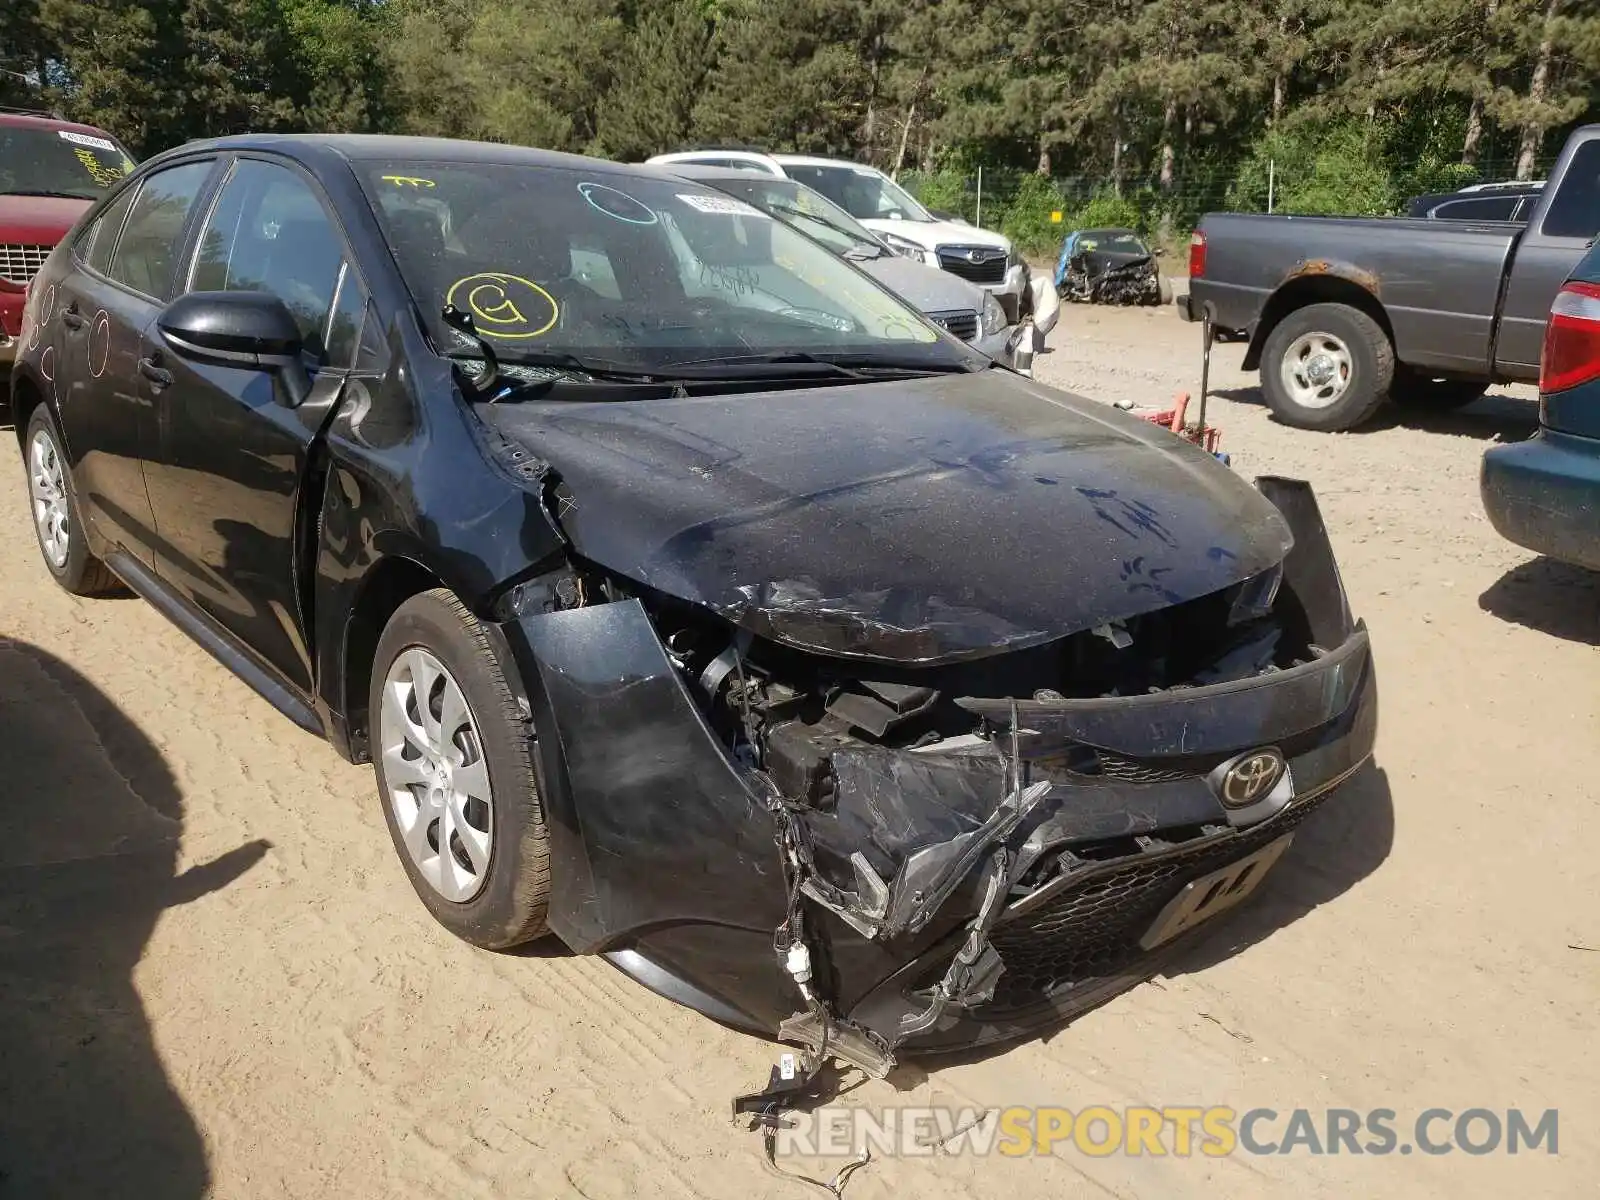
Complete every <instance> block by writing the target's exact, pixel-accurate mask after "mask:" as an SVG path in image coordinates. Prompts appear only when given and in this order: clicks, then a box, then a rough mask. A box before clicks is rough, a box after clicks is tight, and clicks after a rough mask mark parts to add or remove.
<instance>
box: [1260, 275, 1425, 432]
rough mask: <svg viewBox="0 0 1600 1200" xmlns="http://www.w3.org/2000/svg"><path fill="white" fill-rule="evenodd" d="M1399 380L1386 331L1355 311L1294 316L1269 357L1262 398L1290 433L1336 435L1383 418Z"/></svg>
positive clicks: (1277, 334) (1308, 311)
mask: <svg viewBox="0 0 1600 1200" xmlns="http://www.w3.org/2000/svg"><path fill="white" fill-rule="evenodd" d="M1393 377H1394V347H1393V346H1392V345H1391V344H1390V342H1389V336H1388V334H1386V333H1384V331H1383V328H1382V327H1381V326H1380V325H1379V324H1378V323H1377V322H1376V321H1374V320H1373V319H1372V318H1371V317H1369V316H1368V315H1367V314H1366V313H1364V312H1362V311H1361V310H1360V309H1358V308H1351V307H1350V306H1349V305H1347V304H1312V305H1308V306H1307V307H1305V308H1302V309H1298V310H1296V311H1295V312H1292V313H1290V314H1289V315H1288V316H1287V317H1285V318H1284V319H1283V320H1282V321H1280V322H1278V324H1277V326H1276V327H1275V328H1274V329H1273V330H1272V332H1271V333H1270V334H1269V335H1268V336H1267V342H1266V345H1265V346H1264V347H1263V348H1262V351H1261V390H1262V391H1263V392H1265V393H1266V397H1267V405H1268V407H1269V408H1271V409H1272V412H1273V415H1275V416H1276V417H1277V418H1278V419H1279V420H1280V421H1282V422H1283V423H1284V424H1285V425H1293V426H1295V427H1296V428H1299V429H1315V430H1320V431H1323V432H1335V431H1339V430H1345V429H1354V428H1356V427H1357V426H1358V425H1361V424H1363V423H1364V422H1365V421H1366V420H1367V418H1369V417H1370V416H1372V414H1373V413H1374V412H1376V411H1377V409H1378V406H1379V405H1380V404H1382V403H1383V401H1384V399H1385V397H1386V396H1387V395H1388V393H1389V383H1390V380H1391V379H1392V378H1393Z"/></svg>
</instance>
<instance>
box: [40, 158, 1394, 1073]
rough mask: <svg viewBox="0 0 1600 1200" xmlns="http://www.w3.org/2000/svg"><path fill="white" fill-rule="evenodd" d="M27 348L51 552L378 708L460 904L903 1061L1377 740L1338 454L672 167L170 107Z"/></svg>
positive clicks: (1083, 995)
mask: <svg viewBox="0 0 1600 1200" xmlns="http://www.w3.org/2000/svg"><path fill="white" fill-rule="evenodd" d="M14 398H15V402H16V405H17V408H16V412H17V414H18V426H19V436H20V440H21V443H22V448H23V452H24V455H25V461H26V464H27V468H28V486H29V490H30V499H31V502H32V512H33V514H34V517H35V521H36V525H37V529H38V535H39V542H40V545H41V548H42V550H43V553H44V557H45V560H46V564H47V566H48V567H49V569H50V571H51V572H52V573H53V574H54V576H55V577H56V579H57V580H58V581H59V582H60V583H61V584H62V585H63V586H64V587H66V588H67V589H68V590H70V591H74V592H79V593H89V592H95V591H99V590H102V589H104V588H105V587H107V586H108V585H110V584H111V583H112V582H113V577H115V578H118V579H120V580H122V581H124V582H125V583H126V584H127V585H128V586H130V587H131V588H133V590H134V591H136V592H138V593H140V594H142V595H143V596H145V597H146V598H147V599H149V600H150V601H151V602H152V603H154V604H156V605H157V606H158V607H159V608H160V609H161V610H162V611H163V612H164V613H165V614H166V615H167V616H169V617H170V618H171V619H172V620H173V621H174V622H176V623H177V624H178V625H179V626H180V627H181V628H182V629H184V630H185V631H187V632H188V633H189V634H190V635H191V636H192V637H194V638H195V639H196V640H197V641H199V642H200V643H201V644H202V645H204V646H205V647H206V648H207V649H209V650H210V651H211V652H212V653H213V654H214V655H215V656H216V657H217V658H218V659H220V660H221V661H222V662H223V663H225V664H226V665H228V666H229V667H230V668H231V669H232V670H234V671H235V672H237V673H238V675H239V676H240V677H241V678H243V679H244V680H245V681H246V682H247V683H249V684H250V685H251V686H253V687H254V688H256V689H257V690H258V691H259V692H260V693H261V694H262V695H263V696H265V697H266V698H267V699H268V700H270V701H271V702H272V703H273V704H274V705H276V706H277V707H278V708H279V709H280V710H281V711H282V712H283V713H284V714H285V715H287V716H288V717H289V718H290V719H291V720H293V721H295V722H297V723H298V724H300V725H301V726H303V727H304V728H306V729H308V730H311V731H313V732H315V733H317V734H319V735H323V736H326V737H327V738H328V739H329V740H330V741H331V742H332V744H333V745H334V746H335V747H336V748H337V749H338V750H339V751H340V752H341V753H342V754H344V755H345V756H346V757H348V758H349V759H350V760H351V761H353V762H365V761H368V760H371V761H372V762H373V764H374V766H375V768H376V773H377V781H378V791H379V795H380V802H381V804H382V807H383V811H384V815H385V818H386V820H387V822H388V824H389V828H390V832H391V834H392V836H393V841H394V844H395V847H396V850H397V852H398V856H399V859H400V862H401V864H402V865H403V867H404V870H405V872H406V873H407V875H408V876H409V877H410V880H411V882H412V884H413V886H414V887H415V889H416V892H417V894H418V895H419V896H420V897H421V899H422V902H423V903H424V904H425V905H426V906H427V908H428V909H429V911H430V912H431V913H432V914H433V915H434V916H435V917H436V918H437V919H438V920H439V921H440V922H441V923H443V924H444V925H445V926H446V927H447V928H449V929H450V930H451V931H453V932H454V933H456V934H458V935H460V936H461V937H463V938H465V939H467V940H469V941H471V942H474V943H476V944H478V945H482V946H489V947H505V946H510V945H513V944H515V943H518V942H522V941H525V940H527V939H530V938H534V937H538V936H540V935H542V934H544V933H546V932H549V933H552V934H554V935H555V936H556V937H558V938H560V939H561V940H562V941H563V942H565V943H566V944H567V945H568V946H570V947H571V948H572V949H573V950H575V951H578V952H580V953H595V954H603V955H605V956H607V957H608V958H609V959H610V961H612V962H613V963H615V964H616V965H617V966H619V967H621V968H622V969H623V970H624V971H627V972H628V973H630V974H632V975H633V976H635V977H636V978H637V979H639V980H640V981H642V982H643V983H644V984H646V985H647V986H649V987H651V988H654V989H655V990H657V991H659V992H661V993H663V994H665V995H667V996H670V997H672V998H673V999H675V1000H678V1001H681V1002H682V1003H685V1004H688V1005H691V1006H693V1007H694V1008H696V1009H698V1010H700V1011H701V1012H703V1013H705V1014H707V1015H709V1016H711V1017H714V1018H716V1019H718V1020H720V1021H724V1022H727V1023H730V1024H732V1025H736V1026H740V1027H744V1028H747V1029H752V1030H758V1031H761V1032H764V1033H766V1034H769V1035H774V1034H776V1035H781V1036H783V1037H785V1038H788V1039H791V1040H793V1041H795V1042H797V1043H799V1044H803V1045H809V1046H810V1047H811V1048H812V1049H813V1050H817V1049H821V1048H823V1047H824V1046H825V1047H826V1050H827V1052H828V1053H829V1054H837V1055H839V1056H842V1057H846V1058H848V1059H850V1060H851V1061H854V1062H857V1063H860V1064H862V1065H864V1066H865V1067H866V1068H867V1069H869V1070H872V1071H877V1072H882V1071H885V1070H887V1069H888V1066H889V1064H890V1063H891V1062H892V1061H893V1057H894V1056H895V1055H896V1054H898V1053H900V1052H902V1051H915V1050H918V1049H923V1050H934V1049H941V1048H952V1047H960V1046H970V1045H974V1044H978V1043H982V1042H988V1041H992V1040H996V1039H1002V1038H1008V1037H1015V1036H1018V1035H1021V1034H1025V1033H1027V1032H1028V1031H1030V1030H1033V1029H1035V1028H1037V1027H1039V1026H1040V1025H1041V1024H1045V1023H1048V1022H1053V1021H1057V1020H1059V1019H1060V1018H1062V1017H1063V1016H1067V1015H1070V1014H1072V1013H1074V1012H1076V1011H1079V1010H1081V1009H1083V1008H1084V1007H1086V1006H1088V1005H1091V1004H1093V1003H1095V1002H1096V1001H1097V1000H1100V999H1103V998H1104V997H1105V996H1106V995H1108V994H1110V993H1111V992H1112V991H1115V990H1117V989H1119V988H1122V987H1125V986H1127V985H1129V984H1130V983H1131V982H1133V981H1134V980H1136V979H1138V978H1141V977H1142V976H1143V975H1144V974H1145V973H1148V971H1149V970H1150V969H1151V965H1152V963H1153V962H1154V961H1155V960H1154V959H1153V958H1152V955H1154V954H1156V953H1158V952H1160V951H1161V950H1162V949H1163V948H1164V947H1167V946H1169V945H1172V944H1175V942H1176V941H1177V940H1178V939H1179V938H1181V937H1182V935H1184V934H1185V933H1187V932H1188V931H1189V930H1191V929H1192V928H1194V927H1195V926H1196V925H1198V924H1199V923H1200V922H1201V921H1203V920H1204V919H1205V918H1207V917H1210V916H1213V915H1215V914H1216V913H1218V912H1221V911H1222V910H1224V909H1226V908H1228V907H1230V906H1231V905H1233V904H1234V903H1236V902H1237V901H1239V900H1240V899H1242V898H1243V897H1244V896H1246V895H1247V894H1248V893H1249V892H1250V891H1251V890H1252V889H1254V887H1255V886H1256V884H1257V883H1258V882H1259V881H1260V880H1261V878H1262V877H1263V875H1264V874H1266V873H1267V871H1268V868H1269V867H1270V866H1271V865H1272V863H1273V861H1274V860H1275V859H1276V858H1277V857H1278V856H1279V855H1280V854H1281V852H1282V850H1283V848H1284V846H1285V845H1286V844H1287V841H1288V839H1289V837H1290V836H1291V835H1292V833H1293V831H1294V830H1295V828H1296V827H1297V826H1298V825H1299V824H1300V823H1301V822H1302V821H1303V820H1304V819H1305V818H1306V816H1307V814H1308V813H1310V812H1312V811H1313V810H1314V809H1315V808H1316V807H1317V806H1318V805H1320V804H1322V803H1324V802H1325V801H1326V800H1327V799H1328V797H1329V795H1330V794H1331V793H1332V791H1333V789H1334V788H1335V787H1336V786H1337V785H1338V784H1339V783H1340V782H1341V781H1342V780H1344V779H1346V778H1347V777H1349V776H1350V775H1351V773H1352V772H1354V771H1355V770H1356V769H1357V768H1358V767H1359V766H1360V765H1361V764H1362V763H1363V762H1364V761H1365V760H1366V759H1367V758H1368V756H1369V754H1370V751H1371V749H1372V745H1373V734H1374V726H1375V721H1376V711H1377V710H1376V693H1375V683H1374V676H1373V669H1372V664H1371V660H1370V657H1369V650H1368V640H1367V634H1366V632H1365V629H1364V627H1363V626H1362V625H1361V624H1360V623H1358V622H1355V621H1353V620H1352V617H1351V613H1350V611H1349V608H1348V607H1347V603H1346V599H1345V594H1344V592H1343V590H1342V588H1341V585H1340V581H1339V573H1338V571H1337V569H1336V567H1335V565H1334V560H1333V557H1332V555H1331V553H1330V549H1329V544H1328V540H1327V537H1326V536H1325V533H1324V531H1323V527H1322V521H1321V518H1320V517H1319V515H1318V510H1317V506H1316V503H1315V501H1314V499H1313V497H1312V495H1311V492H1310V490H1309V489H1308V488H1307V486H1306V485H1304V484H1303V483H1298V482H1294V481H1290V480H1283V479H1271V478H1269V479H1261V480H1258V481H1257V483H1256V485H1255V486H1254V487H1251V486H1250V485H1248V484H1246V483H1245V482H1243V481H1241V480H1240V479H1239V478H1237V477H1236V476H1234V475H1233V474H1231V473H1230V472H1229V471H1228V470H1227V469H1225V468H1224V467H1223V466H1221V465H1220V464H1219V463H1218V462H1217V461H1216V460H1215V459H1213V458H1211V457H1210V456H1209V455H1207V454H1205V453H1204V452H1203V451H1201V450H1199V449H1198V448H1196V447H1193V446H1190V445H1188V444H1187V443H1185V442H1183V441H1181V440H1179V439H1177V438H1175V437H1173V436H1172V435H1170V434H1168V433H1166V432H1164V431H1162V430H1159V429H1157V428H1155V427H1154V426H1153V425H1151V424H1149V423H1148V422H1144V421H1139V420H1136V419H1134V418H1131V417H1128V416H1125V415H1123V414H1121V413H1119V412H1117V411H1115V410H1113V409H1111V408H1109V407H1105V406H1101V405H1098V404H1093V403H1090V402H1088V401H1085V400H1081V399H1078V398H1076V397H1072V396H1068V395H1064V394H1062V393H1059V392H1055V391H1052V390H1050V389H1047V388H1044V387H1040V386H1038V385H1036V384H1034V383H1032V382H1030V381H1028V380H1025V379H1022V378H1020V377H1019V376H1017V375H1015V374H1014V373H1011V372H1009V371H1006V370H1004V369H1003V368H999V367H996V366H994V365H993V364H992V363H991V362H990V361H989V360H988V359H986V358H984V357H983V356H981V355H979V354H977V353H976V352H974V351H973V350H972V349H971V348H970V347H968V346H966V345H964V344H963V343H961V342H960V341H958V340H956V339H954V338H952V337H949V336H948V335H946V334H945V333H943V332H942V331H940V330H937V329H936V328H934V327H933V326H932V325H930V324H928V323H927V322H926V321H925V320H924V318H923V317H921V316H920V315H918V314H917V313H916V312H914V311H912V310H910V309H909V308H907V307H905V306H904V304H903V303H902V302H901V301H899V300H898V299H896V298H895V297H893V296H892V295H891V294H889V293H888V292H886V291H884V290H883V289H882V288H880V287H879V286H878V285H876V284H875V283H873V282H872V281H871V280H870V279H868V278H867V277H866V276H864V275H862V274H860V273H859V272H857V271H856V270H855V269H854V268H853V267H852V266H850V265H849V264H848V263H845V262H844V261H842V260H840V259H838V258H837V257H835V256H833V255H832V254H829V253H828V252H827V251H826V250H824V249H822V248H821V247H820V246H818V245H816V244H814V243H812V242H810V241H809V240H807V239H806V238H804V237H802V236H801V235H800V234H798V233H795V232H794V231H793V230H790V229H788V228H787V227H786V226H784V225H783V224H781V223H779V222H776V221H773V220H772V219H770V218H769V217H767V216H765V215H763V214H761V213H759V212H758V211H756V210H754V209H752V208H750V207H749V206H748V205H745V204H743V203H742V202H740V201H739V200H737V199H735V198H733V197H730V196H728V195H726V194H723V193H719V192H713V191H711V190H710V189H707V188H704V187H701V186H699V185H696V184H694V183H691V182H689V181H686V180H683V179H679V178H673V177H671V176H668V175H665V174H659V173H656V172H655V171H653V170H651V169H649V168H637V167H634V168H628V167H619V166H617V165H615V164H608V163H602V162H595V161H591V160H587V159H581V158H572V157H564V156H559V155H554V154H546V153H540V152H536V151H530V150H522V149H517V148H512V147H506V146H486V145H475V144H467V143H452V142H444V141H418V140H410V139H397V138H357V137H239V138H235V139H228V140H222V141H214V142H207V143H197V144H191V145H187V146H185V147H183V148H182V149H181V150H177V151H173V152H171V153H168V154H166V155H164V156H162V157H160V158H158V159H155V160H152V161H150V162H148V163H146V164H145V165H143V166H142V167H141V168H140V169H139V170H138V171H137V172H136V173H135V175H134V176H133V177H132V178H131V179H130V180H129V181H128V182H127V183H126V184H125V185H122V186H120V187H118V188H117V189H116V190H115V191H114V192H113V193H112V194H111V195H110V196H109V197H108V198H107V199H105V200H103V201H102V202H100V203H99V204H97V205H96V206H95V207H94V208H93V209H92V210H91V211H90V212H89V213H87V214H86V216H85V218H84V219H83V220H82V221H81V222H80V223H79V224H78V226H77V227H76V228H75V229H74V230H73V231H72V233H71V235H70V236H69V237H68V238H67V239H66V240H65V242H64V243H63V244H62V246H61V247H60V248H59V249H58V250H57V251H56V252H55V253H53V254H52V255H51V257H50V259H49V261H48V262H47V264H46V265H45V267H44V269H43V271H42V272H41V274H40V276H39V278H38V279H37V281H36V282H35V285H34V287H33V290H32V292H31V293H30V296H29V301H28V308H27V319H26V330H25V336H24V352H23V355H22V358H21V366H20V368H19V371H18V373H17V377H16V380H15V388H14ZM307 803H308V806H310V811H312V814H313V815H312V817H311V818H310V819H314V808H315V803H316V801H315V798H314V797H307Z"/></svg>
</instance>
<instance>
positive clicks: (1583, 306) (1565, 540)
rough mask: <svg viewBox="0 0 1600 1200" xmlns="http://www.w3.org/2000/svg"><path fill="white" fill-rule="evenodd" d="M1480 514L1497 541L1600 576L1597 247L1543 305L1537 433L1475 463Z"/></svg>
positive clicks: (1599, 284)
mask: <svg viewBox="0 0 1600 1200" xmlns="http://www.w3.org/2000/svg"><path fill="white" fill-rule="evenodd" d="M1480 487H1481V491H1482V495H1483V507H1484V509H1485V511H1486V512H1487V513H1488V514H1489V520H1490V522H1491V523H1492V524H1493V525H1494V527H1495V529H1496V530H1498V531H1499V532H1500V534H1501V536H1502V537H1505V538H1507V539H1508V540H1510V541H1512V542H1515V543H1516V544H1517V545H1519V546H1525V547H1527V548H1528V549H1529V550H1536V551H1538V552H1539V553H1540V554H1543V555H1546V556H1547V557H1549V558H1553V559H1557V560H1559V561H1561V562H1567V563H1573V564H1576V565H1577V566H1582V567H1589V568H1591V569H1594V570H1600V247H1597V248H1596V249H1591V250H1590V251H1589V253H1588V254H1587V255H1585V256H1584V259H1583V261H1582V262H1580V263H1579V264H1578V266H1577V267H1576V268H1575V269H1574V270H1573V272H1572V274H1571V275H1570V276H1569V277H1568V279H1567V282H1566V284H1565V285H1563V287H1562V289H1561V291H1560V292H1559V293H1557V295H1556V298H1555V302H1554V303H1553V304H1552V305H1551V306H1550V317H1549V320H1548V322H1547V323H1546V325H1545V334H1544V352H1543V354H1542V356H1541V358H1540V363H1539V431H1538V432H1537V433H1536V434H1534V436H1533V437H1531V438H1529V439H1528V440H1527V441H1525V442H1516V443H1513V444H1512V445H1509V446H1496V447H1494V448H1493V449H1491V450H1489V451H1488V452H1487V453H1486V454H1485V455H1484V456H1483V467H1482V473H1481V477H1480Z"/></svg>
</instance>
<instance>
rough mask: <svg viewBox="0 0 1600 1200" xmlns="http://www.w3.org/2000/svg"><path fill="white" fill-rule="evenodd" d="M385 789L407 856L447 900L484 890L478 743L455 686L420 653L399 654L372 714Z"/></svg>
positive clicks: (489, 832)
mask: <svg viewBox="0 0 1600 1200" xmlns="http://www.w3.org/2000/svg"><path fill="white" fill-rule="evenodd" d="M378 737H379V747H380V749H379V753H380V754H381V755H382V764H383V782H384V787H385V790H386V791H387V793H388V800H389V805H390V808H391V810H392V811H393V813H394V817H395V822H396V824H398V825H399V827H400V831H401V835H402V840H403V842H404V844H405V848H406V852H407V853H408V854H409V855H410V857H411V861H412V864H413V865H414V866H415V867H416V868H417V871H418V873H419V874H420V875H421V876H422V877H423V878H424V879H425V880H427V881H428V884H429V886H431V887H432V888H433V889H434V891H436V892H438V893H439V895H441V896H443V897H444V898H445V899H446V900H449V901H451V902H452V903H456V904H464V903H466V902H467V901H469V900H471V899H472V898H473V897H474V896H476V895H477V894H478V893H479V892H480V891H481V890H482V889H483V885H484V882H485V881H486V879H487V877H488V873H489V859H490V852H491V850H492V849H493V847H494V804H493V797H492V795H491V793H490V790H489V768H488V764H487V763H486V762H485V761H484V754H483V739H482V738H481V737H480V736H479V733H478V726H477V723H476V721H474V719H473V716H472V710H471V708H470V707H469V706H468V704H467V698H466V696H465V695H464V694H463V693H462V691H461V685H460V684H459V683H457V682H456V679H455V677H454V676H453V675H451V674H450V671H449V670H448V669H447V668H446V667H445V665H444V664H443V663H442V662H440V661H439V659H438V658H437V657H435V656H434V655H433V654H431V653H430V652H429V651H427V650H426V649H424V648H423V647H421V646H412V647H411V648H409V649H407V650H405V651H404V652H402V653H401V654H400V656H399V657H398V658H396V659H395V660H394V663H393V665H392V666H390V668H389V672H388V674H387V676H385V678H384V681H383V703H382V712H380V713H379V714H378Z"/></svg>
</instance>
